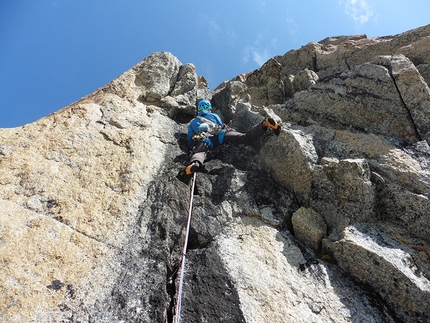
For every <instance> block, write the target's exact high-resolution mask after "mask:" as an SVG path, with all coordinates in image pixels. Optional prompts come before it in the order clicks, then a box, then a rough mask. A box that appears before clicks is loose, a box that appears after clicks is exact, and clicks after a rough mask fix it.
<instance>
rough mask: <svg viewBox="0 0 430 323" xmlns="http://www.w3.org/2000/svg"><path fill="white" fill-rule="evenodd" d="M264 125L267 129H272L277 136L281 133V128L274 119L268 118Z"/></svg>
mask: <svg viewBox="0 0 430 323" xmlns="http://www.w3.org/2000/svg"><path fill="white" fill-rule="evenodd" d="M264 124H265V125H266V126H267V128H269V129H272V130H273V133H274V134H275V135H279V133H280V132H281V126H280V125H279V124H278V123H277V122H276V121H275V120H274V119H272V118H266V119H265V120H264Z"/></svg>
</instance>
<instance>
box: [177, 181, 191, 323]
mask: <svg viewBox="0 0 430 323" xmlns="http://www.w3.org/2000/svg"><path fill="white" fill-rule="evenodd" d="M196 176H197V173H194V175H193V182H192V184H191V191H190V207H189V210H188V221H187V229H186V232H185V241H184V248H183V249H182V261H181V263H182V264H181V271H180V272H179V287H178V297H177V299H176V311H175V317H174V318H173V323H179V321H180V319H181V305H182V304H181V303H182V286H183V283H184V271H185V256H186V252H187V246H188V236H189V233H190V226H191V211H192V209H193V197H194V186H195V184H196Z"/></svg>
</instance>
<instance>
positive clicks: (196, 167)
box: [185, 162, 200, 175]
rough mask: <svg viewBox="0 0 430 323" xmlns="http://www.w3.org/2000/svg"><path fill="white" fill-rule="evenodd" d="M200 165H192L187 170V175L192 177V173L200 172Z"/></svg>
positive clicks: (196, 163) (197, 163)
mask: <svg viewBox="0 0 430 323" xmlns="http://www.w3.org/2000/svg"><path fill="white" fill-rule="evenodd" d="M199 168H200V164H199V162H194V163H191V164H189V165H188V166H187V168H185V174H187V175H191V174H192V173H195V172H197V171H198V170H199Z"/></svg>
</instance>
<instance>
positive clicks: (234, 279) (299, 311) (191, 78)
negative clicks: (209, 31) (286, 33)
mask: <svg viewBox="0 0 430 323" xmlns="http://www.w3.org/2000/svg"><path fill="white" fill-rule="evenodd" d="M429 37H430V26H424V27H422V28H418V29H415V30H412V31H408V32H405V33H402V34H399V35H396V36H386V37H382V38H371V39H368V38H367V37H366V36H365V35H359V36H351V37H347V36H342V37H329V38H327V39H325V40H323V41H321V42H319V43H316V42H313V43H310V44H307V45H305V46H303V47H302V48H300V49H298V50H293V51H289V52H287V53H286V54H285V55H282V56H277V57H274V58H272V59H270V60H269V61H268V62H267V63H266V64H264V65H263V66H262V67H261V68H260V69H258V70H256V71H252V72H250V73H247V74H243V75H240V76H238V77H236V78H234V79H233V80H232V81H229V82H225V83H223V84H222V85H220V87H219V88H217V90H216V91H214V92H213V93H211V92H210V91H209V89H208V88H207V82H206V81H205V79H204V77H203V76H197V72H196V69H195V67H194V65H192V64H191V63H189V64H185V65H184V64H182V63H181V62H180V61H179V60H178V59H177V58H176V57H175V56H174V55H172V54H170V53H154V54H152V55H150V56H149V57H148V58H146V59H145V60H143V61H142V62H141V63H139V64H137V65H136V66H135V67H133V68H132V69H130V70H129V71H126V72H125V73H124V74H122V75H121V76H119V77H118V78H117V79H115V80H113V81H112V82H110V83H109V84H106V85H105V86H103V87H101V88H100V89H99V90H97V91H95V92H94V93H91V94H89V95H88V96H86V97H84V98H82V99H81V100H79V101H77V102H75V103H73V104H72V105H70V106H68V107H65V108H63V109H62V110H59V111H58V112H56V113H53V114H51V115H49V116H46V117H45V118H42V119H40V120H38V121H36V122H34V123H32V124H28V125H25V126H23V127H18V128H13V129H0V185H1V190H0V209H1V211H0V321H2V322H8V323H9V322H118V323H119V322H151V323H153V322H160V323H165V322H172V319H173V315H174V314H175V313H174V308H175V301H176V297H177V288H178V279H179V277H178V270H179V268H180V260H181V253H182V245H183V242H184V233H185V232H184V228H185V223H186V215H187V212H188V207H189V205H188V200H189V197H190V195H189V194H190V192H189V184H187V183H184V182H182V181H180V180H178V178H177V177H176V175H177V173H178V170H179V169H181V168H183V167H184V166H185V165H186V164H187V162H188V154H189V151H188V147H187V140H186V130H187V124H188V122H189V121H190V120H191V118H192V117H193V116H194V114H195V105H196V102H197V101H198V100H199V99H202V98H205V99H211V100H212V103H213V106H214V110H215V111H216V112H219V113H220V115H221V116H222V117H223V118H224V121H225V122H226V123H229V125H230V126H232V127H234V128H236V129H238V130H241V131H245V130H247V129H248V128H249V127H250V126H251V125H253V124H255V123H256V122H259V121H261V120H262V119H263V118H265V117H267V116H271V117H272V118H275V119H276V120H278V121H279V122H281V126H282V131H281V133H280V135H279V136H277V137H276V136H275V135H273V134H272V133H271V132H270V131H268V132H267V133H266V134H265V135H264V136H263V137H262V138H260V139H259V140H257V141H256V142H255V143H253V144H252V145H249V146H243V145H241V146H235V145H230V146H228V147H226V148H225V149H224V150H222V151H221V153H220V154H219V155H218V156H216V158H214V159H212V160H211V161H209V162H207V163H206V164H205V169H204V171H203V172H201V173H199V174H198V176H197V182H196V191H195V195H194V205H193V217H192V222H191V223H192V225H191V230H190V239H189V246H188V247H189V248H188V251H187V257H186V259H187V263H186V272H185V280H184V289H183V295H182V318H183V320H184V321H189V322H258V323H261V322H271V323H272V322H428V321H429V319H430V307H429V304H430V302H429V295H430V287H429V286H430V283H429V280H430V225H429V224H430V223H429V222H430V220H429V217H430V202H429V198H430V169H429V166H430V146H429V142H428V140H429V138H428V134H429V128H428V127H429V125H428V124H429V120H428V118H429V117H428V115H429V113H428V109H429V102H430V100H429V90H428V80H429V75H430V73H429V72H428V66H429V64H430V61H429V52H430V49H429V46H428V39H429ZM294 84H296V86H294ZM298 84H299V85H300V86H297V85H298ZM302 84H303V86H302ZM305 211H306V212H305ZM309 215H310V216H309ZM300 219H302V220H303V219H304V220H305V221H300V222H299V221H298V220H300ZM324 224H325V225H326V226H327V227H326V229H325V228H324ZM325 230H326V231H327V236H326V237H324V238H323V236H324V234H323V232H324V231H325ZM294 232H295V233H296V234H295V235H294ZM321 239H322V249H321V251H320V250H319V242H320V240H321ZM315 250H317V251H318V252H314V251H315Z"/></svg>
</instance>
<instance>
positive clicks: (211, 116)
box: [188, 110, 224, 148]
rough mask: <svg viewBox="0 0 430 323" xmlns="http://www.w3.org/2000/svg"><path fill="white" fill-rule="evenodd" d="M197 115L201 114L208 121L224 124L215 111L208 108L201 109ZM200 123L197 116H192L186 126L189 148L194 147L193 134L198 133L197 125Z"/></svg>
mask: <svg viewBox="0 0 430 323" xmlns="http://www.w3.org/2000/svg"><path fill="white" fill-rule="evenodd" d="M198 115H199V116H202V117H203V118H205V119H208V120H209V121H212V122H213V123H215V124H217V125H220V126H221V127H222V126H224V123H223V122H222V121H221V118H220V117H219V116H218V115H217V114H216V113H212V112H209V111H208V110H202V111H200V112H199V114H198ZM201 124H202V121H201V120H200V119H199V118H194V119H193V121H191V123H190V125H189V126H188V145H189V146H190V148H193V147H194V140H193V136H194V135H195V134H197V133H199V126H200V125H201Z"/></svg>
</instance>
